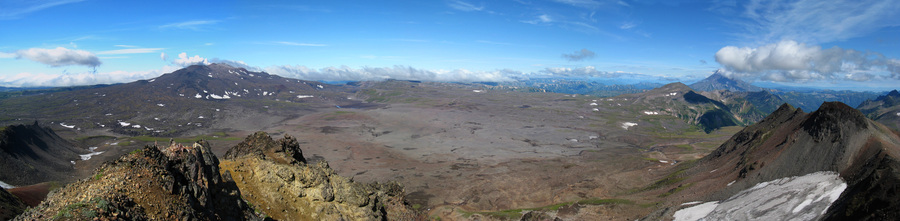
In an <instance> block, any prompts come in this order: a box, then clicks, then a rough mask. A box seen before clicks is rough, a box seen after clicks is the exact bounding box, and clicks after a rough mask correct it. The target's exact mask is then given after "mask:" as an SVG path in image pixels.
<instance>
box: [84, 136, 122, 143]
mask: <svg viewBox="0 0 900 221" xmlns="http://www.w3.org/2000/svg"><path fill="white" fill-rule="evenodd" d="M115 138H116V137H113V136H106V135H97V136H87V137H78V138H75V141H79V142H81V141H87V140H94V139H115Z"/></svg>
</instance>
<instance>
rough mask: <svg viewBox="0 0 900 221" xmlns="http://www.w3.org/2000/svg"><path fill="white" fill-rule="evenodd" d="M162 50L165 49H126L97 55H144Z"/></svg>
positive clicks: (102, 52)
mask: <svg viewBox="0 0 900 221" xmlns="http://www.w3.org/2000/svg"><path fill="white" fill-rule="evenodd" d="M163 49H165V48H128V49H118V50H109V51H101V52H97V54H145V53H156V52H157V51H161V50H163Z"/></svg>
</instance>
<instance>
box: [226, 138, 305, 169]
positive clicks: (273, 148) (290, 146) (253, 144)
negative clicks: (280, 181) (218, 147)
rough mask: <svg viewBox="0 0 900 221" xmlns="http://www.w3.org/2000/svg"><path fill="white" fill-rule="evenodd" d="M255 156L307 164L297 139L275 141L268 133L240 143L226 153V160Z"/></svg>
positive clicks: (289, 162) (281, 161) (288, 162)
mask: <svg viewBox="0 0 900 221" xmlns="http://www.w3.org/2000/svg"><path fill="white" fill-rule="evenodd" d="M245 155H254V156H258V157H262V158H263V159H268V160H273V161H275V162H278V163H287V164H300V163H306V158H304V157H303V151H302V150H300V144H299V143H298V142H297V138H294V137H291V136H285V137H284V138H282V139H279V140H278V141H275V140H273V139H272V137H270V136H269V135H268V134H266V132H262V131H260V132H256V133H254V134H252V135H250V136H249V137H247V138H246V139H244V142H241V143H239V144H238V145H237V146H234V147H232V148H231V149H228V152H225V156H224V157H225V159H234V158H237V157H240V156H245Z"/></svg>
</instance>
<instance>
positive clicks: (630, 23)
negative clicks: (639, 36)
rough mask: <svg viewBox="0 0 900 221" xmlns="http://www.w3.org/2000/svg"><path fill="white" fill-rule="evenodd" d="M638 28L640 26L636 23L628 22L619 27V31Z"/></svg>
mask: <svg viewBox="0 0 900 221" xmlns="http://www.w3.org/2000/svg"><path fill="white" fill-rule="evenodd" d="M637 26H638V24H637V23H636V22H633V21H626V22H622V25H619V29H623V30H628V29H632V28H634V27H637Z"/></svg>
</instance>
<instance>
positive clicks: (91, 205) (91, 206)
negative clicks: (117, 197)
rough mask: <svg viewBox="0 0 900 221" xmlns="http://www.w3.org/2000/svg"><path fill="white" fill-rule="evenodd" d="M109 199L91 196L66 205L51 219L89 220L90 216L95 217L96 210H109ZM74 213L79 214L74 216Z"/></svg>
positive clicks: (96, 214)
mask: <svg viewBox="0 0 900 221" xmlns="http://www.w3.org/2000/svg"><path fill="white" fill-rule="evenodd" d="M110 209H111V208H109V201H107V200H104V199H100V198H93V199H91V200H88V201H81V202H78V203H73V204H69V205H66V206H65V207H63V209H62V210H60V211H59V212H57V213H56V215H54V216H53V218H52V219H53V220H90V219H92V218H95V217H97V216H98V215H99V214H98V211H106V212H113V211H109V210H110ZM76 215H80V217H76Z"/></svg>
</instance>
